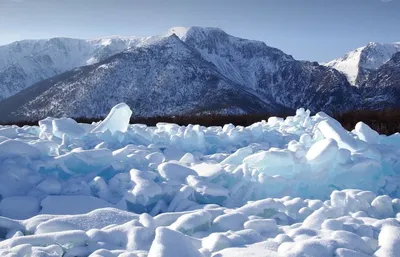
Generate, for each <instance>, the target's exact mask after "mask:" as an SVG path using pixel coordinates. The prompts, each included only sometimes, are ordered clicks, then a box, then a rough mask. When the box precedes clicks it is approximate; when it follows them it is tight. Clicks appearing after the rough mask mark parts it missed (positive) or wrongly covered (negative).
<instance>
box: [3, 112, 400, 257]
mask: <svg viewBox="0 0 400 257" xmlns="http://www.w3.org/2000/svg"><path fill="white" fill-rule="evenodd" d="M131 113H132V112H131V110H130V109H129V107H128V106H127V105H126V104H119V105H117V106H116V107H114V108H113V109H112V110H111V112H110V114H109V115H108V116H107V118H106V119H105V120H104V121H102V122H100V123H99V124H79V123H77V122H75V121H74V120H72V119H68V118H63V119H54V118H47V119H45V120H42V121H40V122H39V126H38V127H37V126H34V127H28V126H25V127H22V128H19V127H16V126H0V256H21V257H28V256H92V257H93V256H97V257H100V256H103V257H105V256H113V257H114V256H118V257H127V256H163V257H164V256H165V257H169V256H207V257H211V256H251V255H253V256H260V255H266V256H288V257H289V256H324V257H329V256H332V257H347V256H351V257H354V256H400V249H399V247H398V245H399V242H400V241H399V240H400V239H399V238H400V236H399V235H400V232H399V229H400V213H399V212H400V199H399V195H400V150H399V149H400V136H399V134H398V133H397V134H394V135H391V136H385V135H379V134H378V133H377V132H376V131H374V130H372V129H371V128H370V127H368V125H366V124H365V123H362V122H360V123H358V124H357V125H356V127H355V128H354V130H352V131H347V130H345V129H344V128H343V127H342V126H341V125H340V124H339V123H338V122H337V121H335V120H334V119H333V118H331V117H329V116H328V115H326V114H325V113H318V114H317V115H315V116H310V112H309V111H306V110H304V109H299V110H298V111H297V112H296V115H295V116H290V117H287V118H286V119H281V118H269V119H268V121H261V122H258V123H255V124H253V125H251V126H248V127H243V126H234V125H232V124H228V125H225V126H223V127H203V126H199V125H194V126H193V125H188V126H178V125H176V124H168V123H159V124H157V126H155V127H148V126H146V125H141V124H134V125H129V119H130V116H131Z"/></svg>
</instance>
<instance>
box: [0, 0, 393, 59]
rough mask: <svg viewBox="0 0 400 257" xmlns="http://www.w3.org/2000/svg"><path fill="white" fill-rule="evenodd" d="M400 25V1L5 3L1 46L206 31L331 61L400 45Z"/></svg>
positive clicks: (1, 1) (0, 9)
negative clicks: (180, 29)
mask: <svg viewBox="0 0 400 257" xmlns="http://www.w3.org/2000/svg"><path fill="white" fill-rule="evenodd" d="M399 24H400V0H391V1H390V0H202V1H200V0H0V44H7V43H10V42H13V41H16V40H22V39H38V38H51V37H58V36H62V37H72V38H99V37H106V36H111V35H120V36H152V35H160V34H163V33H165V32H166V31H167V30H168V29H169V28H171V27H175V26H204V27H219V28H221V29H223V30H224V31H226V32H227V33H229V34H231V35H234V36H237V37H242V38H248V39H254V40H261V41H264V42H265V43H266V44H267V45H269V46H272V47H276V48H279V49H281V50H283V51H284V52H286V53H288V54H291V55H293V56H294V57H295V58H296V59H301V60H311V61H329V60H332V59H334V58H337V57H340V56H343V55H344V54H345V53H347V52H348V51H351V50H353V49H355V48H357V47H360V46H363V45H366V44H367V43H368V42H372V41H375V42H382V43H392V42H399V41H400V33H399V32H400V30H399V27H398V26H399Z"/></svg>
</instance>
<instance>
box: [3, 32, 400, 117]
mask: <svg viewBox="0 0 400 257" xmlns="http://www.w3.org/2000/svg"><path fill="white" fill-rule="evenodd" d="M399 51H400V44H386V45H385V44H378V43H370V44H368V45H367V46H366V47H363V48H359V49H356V50H355V51H353V52H351V53H348V54H347V55H345V56H344V57H342V58H339V59H336V60H334V61H331V62H328V63H324V64H319V63H317V62H309V61H299V60H295V59H294V58H293V57H292V56H290V55H288V54H285V53H284V52H282V51H281V50H279V49H276V48H273V47H269V46H267V45H266V44H265V43H264V42H260V41H253V40H247V39H242V38H238V37H234V36H231V35H229V34H227V33H225V32H224V31H223V30H221V29H218V28H202V27H188V28H184V27H176V28H171V29H170V30H169V31H168V32H167V33H165V34H164V35H160V36H153V37H131V38H121V37H112V38H103V39H96V40H81V39H68V38H54V39H49V40H24V41H19V42H15V43H12V44H9V45H5V46H1V47H0V99H3V101H1V102H0V120H1V121H10V122H11V121H17V120H37V119H41V118H44V117H46V116H57V117H59V116H69V117H88V118H92V117H99V116H104V115H106V114H107V112H108V111H109V109H110V108H111V107H112V106H113V105H115V104H116V103H119V102H126V103H127V104H128V105H130V106H131V108H132V110H133V114H134V115H136V116H145V117H148V116H159V115H176V114H199V113H210V112H212V113H229V114H238V113H265V112H272V113H279V112H287V111H290V110H293V109H296V108H298V107H306V108H309V109H310V110H312V111H320V110H323V111H326V112H328V113H334V112H343V111H347V110H352V109H359V108H373V109H380V108H384V107H397V106H399V104H400V99H399V98H400V96H399V95H400V94H399V84H400V76H399V73H400V68H399V66H400V53H399Z"/></svg>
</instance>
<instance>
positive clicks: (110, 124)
mask: <svg viewBox="0 0 400 257" xmlns="http://www.w3.org/2000/svg"><path fill="white" fill-rule="evenodd" d="M131 115H132V111H131V109H130V108H129V106H128V105H127V104H126V103H120V104H117V105H116V106H114V107H113V108H112V109H111V111H110V113H109V114H108V115H107V117H106V118H105V119H104V120H103V121H102V122H100V124H99V125H97V126H96V127H95V128H94V129H93V130H92V133H95V132H104V131H105V130H109V131H110V132H111V133H113V134H114V133H115V132H117V131H121V132H126V130H127V129H128V125H129V120H130V118H131Z"/></svg>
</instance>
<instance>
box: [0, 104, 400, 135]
mask: <svg viewBox="0 0 400 257" xmlns="http://www.w3.org/2000/svg"><path fill="white" fill-rule="evenodd" d="M292 115H293V114H292ZM273 116H276V117H283V118H284V117H287V116H289V114H287V113H282V114H271V113H264V114H243V115H222V114H201V115H176V116H158V117H132V118H131V120H130V123H131V124H137V123H139V124H146V125H148V126H155V125H156V124H157V123H158V122H168V123H175V124H179V125H188V124H200V125H202V126H223V125H225V124H228V123H232V124H234V125H241V126H249V125H251V124H253V123H255V122H258V121H261V120H268V118H269V117H273ZM332 116H333V117H334V118H335V119H336V120H338V121H339V122H340V123H341V124H342V126H343V127H344V128H346V129H347V130H349V131H351V130H353V129H354V127H355V125H356V124H357V122H359V121H362V122H364V123H366V124H368V125H369V126H370V127H371V128H372V129H374V130H376V131H378V132H379V133H380V134H386V135H391V134H394V133H396V132H400V109H383V110H355V111H349V112H345V113H339V114H334V115H332ZM102 119H103V118H100V117H99V118H84V117H80V118H75V120H76V121H77V122H79V123H92V122H97V121H100V120H102ZM13 124H15V125H18V126H20V127H21V126H24V125H30V126H32V125H38V121H19V122H14V123H13ZM2 125H7V124H2Z"/></svg>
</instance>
